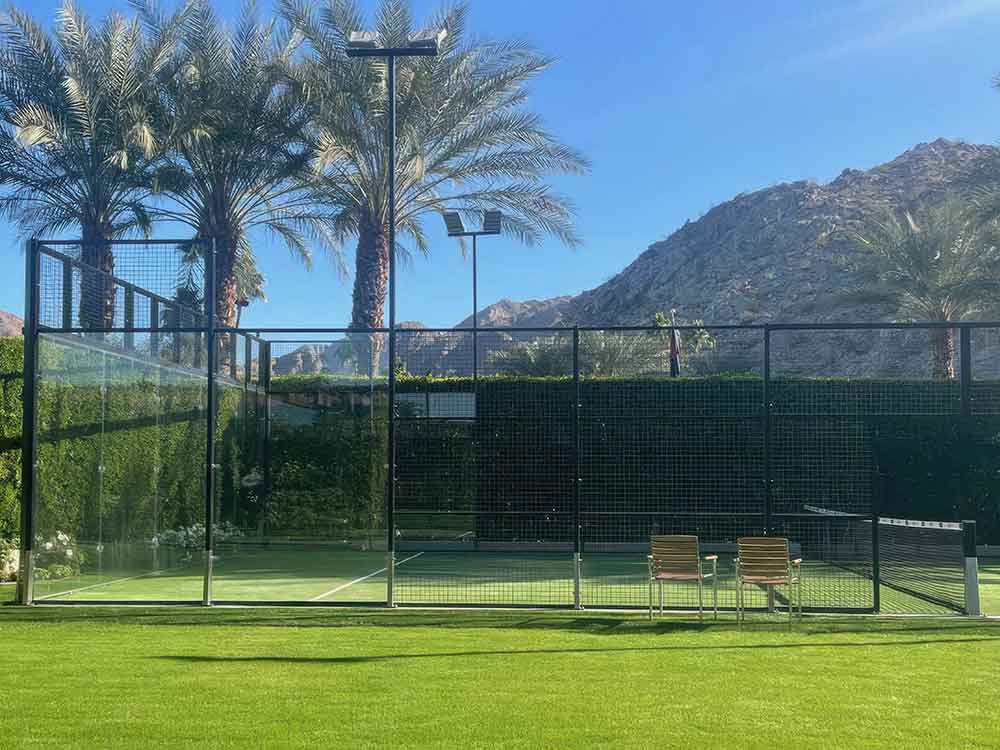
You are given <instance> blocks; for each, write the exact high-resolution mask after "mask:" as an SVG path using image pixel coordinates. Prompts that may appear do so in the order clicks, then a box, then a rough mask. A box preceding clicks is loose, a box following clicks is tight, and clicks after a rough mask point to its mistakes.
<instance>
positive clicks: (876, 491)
mask: <svg viewBox="0 0 1000 750" xmlns="http://www.w3.org/2000/svg"><path fill="white" fill-rule="evenodd" d="M874 437H875V439H877V433H876V434H875V436H874ZM874 478H875V486H874V487H873V488H872V507H871V524H872V611H873V612H874V613H875V614H879V612H881V611H882V567H881V560H880V555H879V525H880V524H881V520H880V519H881V516H882V493H883V492H884V491H885V477H883V476H882V469H881V467H880V466H878V465H877V464H876V466H875V471H874Z"/></svg>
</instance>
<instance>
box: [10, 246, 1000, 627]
mask: <svg viewBox="0 0 1000 750" xmlns="http://www.w3.org/2000/svg"><path fill="white" fill-rule="evenodd" d="M212 257H213V256H212V252H211V245H210V244H207V245H205V246H198V245H192V244H191V243H187V244H186V245H183V244H181V243H175V244H173V245H171V244H170V243H145V244H143V243H142V242H121V243H118V244H117V245H116V265H115V269H116V271H115V274H116V275H114V276H111V275H108V274H104V272H102V271H100V270H99V269H95V268H91V267H88V266H86V265H85V264H83V263H82V262H81V261H80V250H79V247H78V246H77V245H74V244H73V243H70V242H66V243H44V242H39V243H33V244H32V247H31V256H30V260H31V262H32V263H33V265H30V268H29V270H31V274H30V275H31V277H32V283H33V287H32V288H33V289H34V291H35V296H34V299H33V301H32V303H31V304H32V307H31V312H32V314H33V316H34V317H33V320H34V321H35V323H36V325H35V326H34V328H33V329H32V331H30V336H29V340H30V346H29V347H28V352H27V357H28V360H27V361H28V364H29V369H32V370H33V375H34V377H33V378H32V379H31V381H30V382H34V383H35V384H36V385H35V388H34V389H33V391H32V393H31V394H30V398H28V400H27V401H26V406H28V407H29V408H30V413H29V420H30V421H29V423H30V424H33V430H32V431H30V433H31V434H30V439H31V442H30V445H27V446H26V447H27V454H26V455H27V456H28V458H27V463H26V468H27V470H28V473H29V474H30V481H28V482H27V483H26V491H28V492H30V493H31V502H29V503H26V504H25V508H26V511H25V518H24V527H25V532H26V533H25V535H24V538H25V539H29V540H31V546H30V549H27V550H25V559H26V560H27V561H28V569H29V570H30V571H31V575H30V576H29V578H28V579H27V583H26V585H25V586H23V587H22V592H21V597H22V600H25V599H27V600H28V601H33V602H37V603H40V604H43V603H57V602H73V603H77V602H122V603H128V602H144V603H149V602H162V603H197V602H200V603H203V604H229V603H233V604H237V603H242V604H274V603H296V604H310V605H314V606H323V605H349V604H359V605H385V604H388V605H390V606H392V605H402V606H405V605H424V606H496V607H518V606H533V607H539V606H545V607H563V608H572V607H576V608H634V609H644V608H646V607H647V606H649V603H650V596H651V589H650V576H649V568H648V564H647V554H648V553H649V550H650V540H651V538H652V537H655V536H659V535H671V534H684V535H692V536H696V537H697V538H698V539H699V542H700V547H701V550H702V552H703V553H704V554H705V555H709V554H710V555H713V556H715V557H716V558H717V559H716V560H715V561H714V562H713V565H714V566H715V567H714V568H713V572H714V576H713V579H712V582H711V585H710V586H709V587H708V588H706V589H704V590H703V592H702V604H703V605H706V606H707V605H710V604H713V603H714V602H715V601H716V600H717V601H718V605H719V608H720V609H722V610H730V609H733V608H734V607H735V604H736V575H735V569H734V558H735V556H736V549H737V543H738V540H739V539H741V538H744V537H763V536H769V537H779V538H784V539H787V540H788V550H789V553H790V555H791V556H792V557H795V558H797V559H801V560H802V567H801V594H802V604H803V608H804V609H805V610H806V611H807V612H817V613H823V612H848V613H897V614H947V613H953V614H968V613H978V611H979V607H980V605H979V601H978V600H979V596H978V588H977V584H976V569H977V563H976V560H975V558H976V554H977V552H976V550H977V539H976V534H977V523H975V520H976V516H975V509H976V507H978V506H977V503H979V498H984V497H989V496H990V493H992V492H995V491H997V489H998V488H996V487H994V486H993V485H994V484H995V483H996V482H997V477H998V476H1000V450H998V448H997V445H998V442H997V436H998V435H1000V326H997V325H988V324H978V323H975V324H974V323H963V324H961V326H960V327H959V329H958V330H957V340H958V344H959V353H960V357H959V359H960V362H959V377H957V378H956V379H949V380H940V379H935V378H933V377H932V376H931V373H930V367H931V362H932V357H931V353H932V342H933V340H934V335H935V334H936V331H937V329H936V328H934V324H926V325H923V324H922V325H916V324H913V325H910V324H871V325H861V324H843V325H832V324H830V325H819V324H817V325H793V324H785V325H777V324H774V325H761V326H708V325H705V326H702V325H699V326H697V327H695V326H686V327H685V326H679V327H676V328H666V327H658V326H656V327H654V326H636V327H605V328H600V327H583V326H578V327H550V328H534V329H525V328H489V329H486V328H483V329H427V328H415V329H397V330H395V331H391V332H390V331H388V330H384V329H371V330H363V331H362V330H357V329H352V330H348V329H335V328H315V329H282V330H275V329H269V330H248V329H238V328H221V327H218V326H217V325H216V324H215V323H213V322H211V321H210V320H209V319H208V316H206V315H205V314H204V310H203V309H202V307H201V305H202V304H208V302H207V301H206V300H205V297H206V294H205V288H204V279H205V278H206V276H211V273H212V272H211V269H210V264H211V258H212ZM185 269H186V275H185ZM178 279H181V281H178ZM91 294H101V295H105V296H109V295H110V297H113V302H114V304H113V306H114V308H115V310H116V311H117V312H116V316H117V317H116V318H115V320H114V323H115V325H113V326H106V327H104V328H100V329H95V328H94V326H93V324H92V323H91V324H89V325H85V322H86V321H87V320H89V318H88V317H87V315H84V314H83V313H85V312H86V310H87V308H86V304H85V303H86V300H87V299H88V295H91ZM109 304H110V303H109ZM209 309H211V308H210V307H209ZM390 350H391V352H392V354H391V357H392V360H390ZM817 352H827V354H826V355H823V356H819V355H817ZM390 361H393V362H394V363H395V364H394V366H393V367H390V366H389V362H390ZM984 520H985V521H986V522H989V519H988V518H987V519H984ZM979 525H980V526H982V524H979ZM984 531H985V532H986V533H987V534H990V535H993V534H995V533H996V529H993V528H992V527H991V526H983V528H981V529H980V534H981V535H982V533H983V532H984ZM697 589H698V587H697V586H696V585H694V584H691V583H675V584H671V585H669V586H663V588H662V600H663V606H664V608H665V609H670V610H688V611H691V610H694V609H697V608H698V606H699V597H698V590H697ZM970 592H972V593H970ZM654 596H655V598H656V600H657V601H656V605H657V606H659V600H660V596H661V593H660V591H659V590H657V591H655V592H654ZM747 597H748V599H747V606H748V607H749V608H751V609H755V610H763V611H766V610H771V609H776V610H780V609H782V608H783V607H785V606H786V605H787V603H788V594H787V592H786V591H785V590H784V589H783V588H782V587H780V586H771V585H760V586H752V587H750V589H749V590H748V591H747ZM985 598H987V599H989V597H985Z"/></svg>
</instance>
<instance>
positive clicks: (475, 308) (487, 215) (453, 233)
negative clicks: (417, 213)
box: [444, 211, 503, 383]
mask: <svg viewBox="0 0 1000 750" xmlns="http://www.w3.org/2000/svg"><path fill="white" fill-rule="evenodd" d="M502 218H503V217H502V215H501V214H500V212H499V211H483V228H482V229H480V230H479V231H478V232H476V231H468V230H466V228H465V224H464V223H462V215H461V214H460V213H458V211H445V212H444V223H445V226H446V227H447V228H448V236H449V237H471V238H472V382H473V383H475V382H476V381H477V380H478V378H479V344H478V341H477V339H478V334H479V298H478V295H479V291H478V286H479V285H478V281H477V273H478V272H477V269H476V267H477V260H476V239H477V238H478V237H481V236H484V235H489V234H500V220H501V219H502Z"/></svg>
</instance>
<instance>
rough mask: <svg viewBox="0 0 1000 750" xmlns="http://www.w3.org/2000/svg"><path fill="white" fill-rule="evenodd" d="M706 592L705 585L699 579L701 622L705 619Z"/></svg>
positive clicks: (699, 617)
mask: <svg viewBox="0 0 1000 750" xmlns="http://www.w3.org/2000/svg"><path fill="white" fill-rule="evenodd" d="M704 591H705V584H704V582H703V581H702V579H701V578H700V577H699V578H698V621H699V622H701V621H702V620H704V619H705V613H704Z"/></svg>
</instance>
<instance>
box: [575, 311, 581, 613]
mask: <svg viewBox="0 0 1000 750" xmlns="http://www.w3.org/2000/svg"><path fill="white" fill-rule="evenodd" d="M580 396H581V394H580V329H579V328H578V327H577V326H573V607H574V608H575V609H583V592H582V591H581V586H582V582H581V579H582V571H581V566H582V564H583V563H582V560H581V553H582V546H583V526H582V516H581V513H580V483H581V482H582V481H583V478H582V477H581V476H580V408H581V406H582V404H581V402H580Z"/></svg>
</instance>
